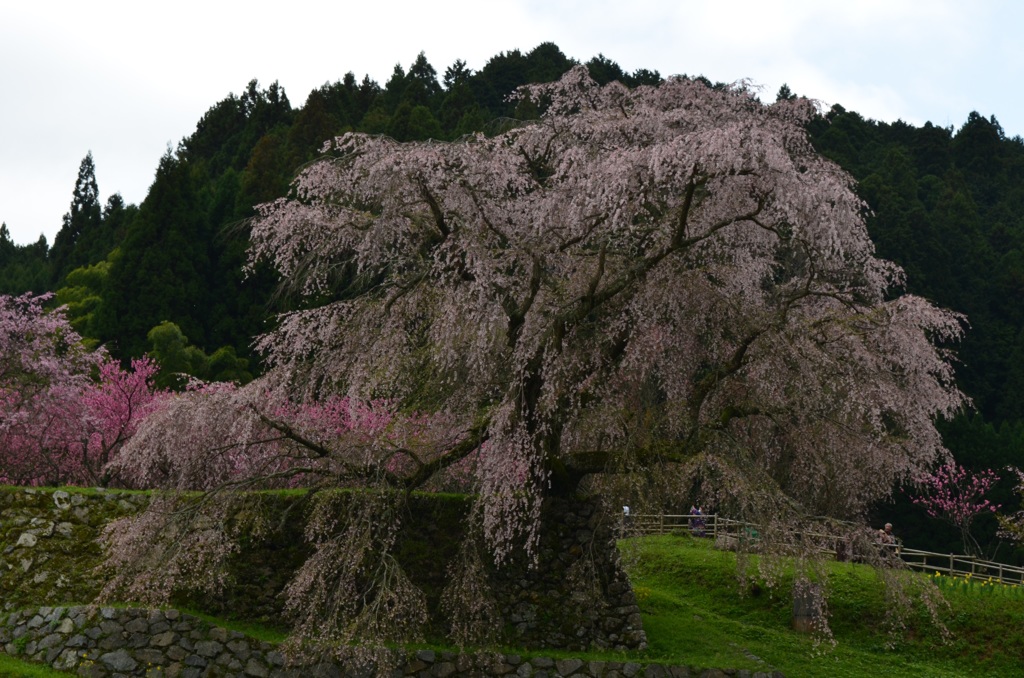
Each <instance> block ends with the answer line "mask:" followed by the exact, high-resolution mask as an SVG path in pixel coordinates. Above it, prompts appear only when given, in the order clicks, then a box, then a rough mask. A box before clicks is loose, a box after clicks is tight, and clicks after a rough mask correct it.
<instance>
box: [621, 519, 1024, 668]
mask: <svg viewBox="0 0 1024 678" xmlns="http://www.w3.org/2000/svg"><path fill="white" fill-rule="evenodd" d="M633 547H636V548H638V549H639V551H638V552H637V553H635V554H632V553H631V554H630V555H631V556H632V555H635V556H636V560H635V563H636V564H635V565H634V566H633V567H632V568H631V579H632V582H633V587H634V590H635V591H636V594H637V598H638V601H639V604H640V609H641V611H642V613H643V620H644V629H645V630H646V631H647V636H648V642H649V645H650V647H649V650H648V652H647V656H648V657H649V658H650V659H652V660H657V661H664V662H675V661H678V662H680V663H686V664H690V665H697V666H709V667H715V666H717V667H732V668H747V669H752V670H762V671H764V670H767V669H768V668H772V669H777V670H780V671H782V672H783V673H785V674H786V675H787V676H793V677H796V676H829V677H833V676H835V677H841V676H871V677H872V678H875V677H877V676H971V677H976V676H1021V675H1024V589H1020V588H1011V587H1000V586H992V585H990V584H989V585H983V584H981V583H978V584H977V585H970V584H969V583H966V584H965V583H963V582H959V583H957V584H954V585H950V584H949V583H948V582H946V583H945V584H946V585H943V586H940V588H941V589H942V590H943V594H944V595H945V597H946V599H947V600H948V601H949V607H948V609H944V610H943V611H942V613H941V617H942V619H943V621H944V623H945V625H946V627H947V628H948V629H949V631H950V632H951V634H952V635H951V637H950V639H949V640H948V641H945V642H944V641H943V637H942V634H941V633H940V632H939V630H938V629H936V628H935V627H934V626H933V625H932V624H931V623H930V621H929V619H930V617H929V615H928V614H927V613H926V612H925V611H924V609H923V608H922V607H920V605H919V606H918V609H915V610H914V611H913V612H912V614H911V615H910V616H909V618H908V619H907V629H906V631H905V632H903V633H901V634H899V635H896V636H893V635H891V634H890V633H889V632H888V630H887V620H886V614H885V612H886V609H887V601H886V594H885V586H884V584H883V582H882V581H881V579H880V578H879V576H878V575H877V573H876V572H875V571H874V570H872V569H871V568H869V567H866V566H863V565H855V564H851V563H829V564H828V577H829V579H828V589H829V602H828V605H829V610H830V613H831V627H832V631H833V634H834V637H835V640H836V641H837V642H836V644H835V646H834V647H833V646H831V645H830V644H818V645H816V644H815V641H814V639H813V638H811V637H809V636H807V635H804V634H800V633H797V632H795V631H793V630H791V628H790V625H791V620H792V612H793V604H792V598H791V581H792V574H791V573H790V574H788V575H784V576H783V578H782V581H781V583H780V585H779V586H778V587H776V588H775V589H767V588H760V587H753V592H748V593H747V594H746V595H743V596H741V595H739V590H740V589H739V585H738V583H737V576H736V575H737V569H736V558H735V555H734V554H732V553H729V552H723V551H716V550H715V549H713V548H712V547H711V544H710V543H709V542H708V541H707V540H695V539H691V538H689V537H647V538H644V539H642V540H639V543H636V544H632V545H629V546H627V548H633ZM917 577H919V579H924V578H925V577H924V575H917ZM890 646H891V647H890Z"/></svg>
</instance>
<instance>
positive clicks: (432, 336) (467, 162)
mask: <svg viewBox="0 0 1024 678" xmlns="http://www.w3.org/2000/svg"><path fill="white" fill-rule="evenodd" d="M520 97H521V98H522V99H523V100H529V101H530V102H532V105H536V106H538V107H540V108H541V109H542V110H543V115H542V117H541V118H540V119H539V120H536V121H532V122H526V123H523V124H520V125H517V126H515V127H513V128H511V129H509V130H508V131H506V132H504V133H502V134H499V135H497V136H494V137H485V136H483V135H476V136H473V137H468V138H463V139H460V140H458V141H455V142H447V143H440V142H433V141H428V142H407V143H399V142H396V141H393V140H391V139H389V138H386V137H380V136H368V135H363V134H346V135H344V136H341V137H339V138H337V139H336V140H335V141H334V143H333V144H332V146H331V150H330V152H329V153H328V154H327V155H326V156H325V157H323V158H321V159H319V160H317V161H316V162H314V163H312V164H310V165H308V166H307V167H306V168H305V169H304V170H303V171H302V172H301V173H300V174H299V176H298V177H297V179H296V180H295V183H294V186H293V193H292V197H290V198H287V199H280V200H276V201H274V202H271V203H268V204H265V205H263V206H261V207H260V208H259V212H258V215H257V216H256V218H255V219H254V220H253V222H252V224H251V229H252V248H251V252H250V262H251V265H253V266H255V265H258V264H260V263H261V262H264V261H269V262H270V263H271V264H273V266H274V267H275V268H276V269H277V270H278V271H279V273H280V275H281V276H282V278H283V280H284V281H285V284H286V285H287V286H288V287H289V288H290V289H291V290H292V291H293V292H294V293H296V294H297V295H298V296H299V297H300V299H301V301H300V302H298V303H299V307H298V308H297V310H294V311H291V312H289V313H286V314H285V315H283V317H281V318H280V322H279V324H278V326H277V327H276V329H274V330H272V331H271V332H269V333H268V334H265V335H264V336H263V337H262V338H261V339H260V341H259V346H260V348H261V350H262V351H263V352H264V354H265V356H266V360H267V364H268V370H267V372H266V374H265V375H264V376H263V377H262V378H260V379H258V380H256V381H254V382H252V383H251V384H250V385H248V386H246V387H243V388H240V389H234V388H229V389H223V388H217V389H212V390H208V391H199V392H193V393H189V394H185V395H183V396H180V397H178V398H175V399H173V400H171V401H169V403H170V405H169V407H168V408H166V409H165V410H164V411H163V412H162V413H158V414H157V415H156V416H153V417H150V418H149V419H148V420H147V421H146V422H144V424H143V426H142V428H141V429H140V431H139V434H138V435H137V436H136V437H135V438H134V439H133V441H132V442H130V443H129V445H128V447H126V448H125V451H124V453H123V454H122V455H121V457H120V462H119V469H120V470H121V471H122V472H123V474H124V477H133V476H134V477H136V478H144V479H145V480H146V482H147V483H149V484H152V483H154V482H158V481H159V482H161V483H163V484H165V485H166V486H168V487H170V488H173V489H177V490H192V489H206V490H211V491H212V493H211V494H210V495H207V497H208V499H207V500H206V502H205V503H204V504H203V505H202V506H203V508H202V509H201V510H197V511H191V512H188V513H187V514H181V513H178V514H175V513H172V512H167V511H164V510H162V509H160V508H158V509H155V512H153V513H151V514H150V515H148V516H145V517H142V518H139V519H138V520H134V521H131V523H130V524H129V525H128V526H127V527H124V528H122V527H119V528H117V529H116V530H113V531H112V532H111V534H110V539H111V543H112V544H113V547H114V548H113V549H112V553H113V554H114V557H115V559H116V561H117V565H118V569H119V572H120V573H121V574H120V575H119V576H120V585H122V586H127V587H129V588H131V589H132V590H134V591H136V593H138V592H139V591H140V590H142V589H145V591H148V592H150V593H154V592H155V593H159V592H161V591H164V592H166V591H168V590H169V588H168V586H169V585H168V584H167V581H168V578H170V579H173V578H174V577H176V576H177V577H179V579H180V580H189V578H190V577H191V583H192V584H194V585H201V586H204V587H207V586H211V585H214V584H215V583H216V581H217V577H216V575H211V574H210V573H211V572H216V568H217V565H218V559H220V558H223V557H226V554H229V553H230V552H232V548H233V547H232V546H231V543H232V539H234V538H237V535H236V536H234V537H233V536H232V534H231V533H229V532H228V531H223V532H218V533H217V534H216V535H213V534H212V533H211V529H214V528H213V527H212V526H215V525H217V524H220V523H222V522H223V521H222V520H221V517H223V516H224V515H226V514H225V513H224V511H225V510H226V509H225V508H224V507H225V506H228V505H230V504H231V502H237V501H238V499H237V496H238V495H237V493H236V492H234V491H233V490H235V489H238V488H252V487H266V486H287V485H301V486H307V487H321V488H322V487H339V486H343V487H348V486H353V485H355V486H361V487H367V486H369V487H374V488H390V489H394V490H406V491H408V490H409V489H415V488H418V487H422V486H425V485H426V484H427V483H429V482H430V480H431V479H432V478H433V477H435V476H436V475H437V474H439V473H442V472H446V471H449V470H451V469H452V468H454V467H456V466H458V465H460V464H466V463H472V471H473V474H474V478H473V483H474V486H475V488H476V490H477V493H478V494H477V497H478V499H477V507H478V508H477V512H478V513H477V515H478V516H479V517H480V525H481V527H482V534H483V536H484V538H485V541H486V543H487V544H488V546H489V548H490V550H491V553H492V556H493V558H494V559H495V560H497V561H501V560H502V559H503V558H504V557H505V556H507V555H508V554H509V553H510V551H511V549H512V548H514V547H515V548H520V547H521V548H525V549H526V551H527V552H528V553H529V552H532V550H533V549H534V548H535V546H536V542H535V539H536V535H537V531H536V521H537V520H538V516H539V511H540V504H541V502H542V500H543V498H544V497H545V496H547V495H550V494H552V493H572V492H575V491H578V490H580V489H584V488H594V487H596V488H600V489H601V490H603V491H604V492H610V493H613V494H614V493H617V494H618V496H632V497H634V498H638V497H639V496H641V494H642V496H643V497H647V498H648V499H647V500H648V501H650V502H652V503H653V502H658V501H664V502H671V501H675V502H678V501H679V499H680V497H684V496H685V497H689V496H692V493H693V492H696V493H698V494H699V495H700V496H702V497H704V499H705V500H706V501H708V502H711V503H713V504H714V505H715V506H716V507H717V508H720V509H724V510H728V511H729V512H730V513H731V514H732V515H743V514H744V513H745V512H746V511H749V510H753V509H756V510H758V511H760V512H762V513H761V515H765V513H764V512H765V511H770V512H771V513H770V514H771V515H775V516H778V517H779V518H780V519H785V520H788V521H790V524H791V523H792V521H798V520H801V519H804V518H807V517H809V516H819V515H831V516H839V517H858V516H863V514H864V512H865V511H866V509H867V507H868V506H869V504H870V503H871V502H872V501H873V500H876V499H878V498H879V497H882V496H886V495H887V494H888V493H889V492H890V491H891V488H892V486H893V484H894V482H896V481H898V480H901V479H907V478H910V477H912V476H915V475H917V474H920V473H922V472H923V471H925V470H926V469H928V468H930V467H931V466H932V465H934V463H935V462H936V461H938V460H942V459H944V458H945V455H946V453H945V450H944V448H943V446H942V442H941V439H940V437H939V434H938V432H937V431H936V429H935V419H936V417H943V416H947V417H948V416H952V415H953V414H954V413H956V412H957V410H958V409H959V408H960V407H961V405H963V404H964V401H965V399H964V396H963V395H962V394H961V393H960V391H959V390H958V389H957V387H956V385H955V383H954V379H953V371H952V368H951V364H950V360H951V355H950V353H949V352H948V350H947V349H946V348H943V347H942V346H939V345H937V344H938V343H941V342H947V341H951V340H955V339H957V338H958V337H959V336H960V333H961V318H960V317H959V316H958V315H956V314H955V313H952V312H949V311H944V310H942V309H939V308H937V307H935V306H933V305H932V304H930V303H928V302H927V301H925V300H924V299H922V298H920V297H915V296H910V295H901V294H900V285H901V284H902V283H903V273H902V271H901V269H900V268H899V267H898V266H896V265H895V264H892V263H890V262H886V261H883V260H880V259H878V258H877V257H875V255H874V248H873V245H872V244H871V241H870V239H869V238H868V233H867V230H866V228H865V224H864V220H863V216H862V215H863V207H864V206H863V204H862V202H861V201H860V199H859V198H858V197H857V196H856V194H855V193H854V191H853V188H852V180H851V178H850V176H849V175H848V174H846V173H845V172H843V171H842V170H841V169H840V168H839V167H838V166H836V165H835V164H834V163H832V162H830V161H828V160H826V159H824V158H823V157H822V156H821V155H819V154H818V153H817V152H816V151H815V150H814V149H813V148H812V146H811V144H810V142H809V140H808V137H807V134H806V131H805V128H804V124H805V123H806V121H807V120H808V118H809V117H810V116H812V115H813V114H814V110H813V108H812V107H811V106H810V104H809V103H808V102H806V101H805V100H799V99H796V100H789V99H782V100H780V101H779V102H777V103H776V104H774V105H772V106H764V105H762V104H761V103H760V102H758V101H757V100H756V98H755V97H754V96H753V95H752V94H751V93H750V92H748V91H746V90H744V89H742V88H709V87H707V86H706V85H705V84H704V83H702V82H700V81H692V80H689V79H686V78H673V79H669V80H667V81H665V82H663V83H661V84H660V85H658V86H647V85H644V86H639V87H637V88H635V89H632V90H630V89H628V88H626V87H625V86H623V85H621V84H619V83H615V82H612V83H609V84H607V85H603V86H602V85H599V84H598V83H597V82H595V81H594V80H593V79H592V78H591V77H590V75H589V74H588V72H587V69H586V68H583V67H579V68H575V69H573V70H571V71H570V72H569V73H567V74H566V75H565V76H564V77H563V78H562V79H561V80H559V81H558V82H556V83H552V84H540V85H533V86H528V87H525V88H522V89H521V90H520ZM379 496H389V497H394V496H401V493H398V495H394V494H381V495H379ZM357 513H358V515H356V514H353V515H351V516H349V518H350V519H351V520H348V521H347V522H346V521H345V520H342V523H343V524H342V525H340V526H339V523H338V521H339V516H338V515H337V514H336V513H334V512H332V511H331V510H329V509H325V510H324V511H321V512H320V513H317V514H316V515H318V516H319V519H317V518H314V526H313V527H311V528H310V530H311V531H310V534H311V535H314V537H315V538H314V541H315V543H316V549H317V555H316V556H314V557H313V558H311V559H310V561H309V562H307V564H306V565H305V566H303V568H300V571H299V573H298V574H297V575H296V580H295V582H294V583H293V585H291V586H290V587H289V589H288V593H289V596H290V598H289V602H288V606H289V607H291V608H293V609H299V610H302V609H305V610H307V611H308V610H315V609H316V608H317V607H318V606H322V605H328V606H329V608H330V609H331V610H334V611H337V610H339V609H340V610H349V611H350V612H351V613H352V614H353V615H356V614H364V611H363V610H361V609H360V608H359V606H353V604H352V602H351V601H348V600H347V599H346V600H345V601H342V602H339V600H340V599H339V598H338V597H339V596H340V597H342V598H344V596H346V595H350V594H352V595H355V594H354V593H353V591H354V590H355V588H356V587H354V585H352V586H349V584H344V582H350V578H351V577H353V576H356V575H355V574H354V572H355V570H352V571H350V570H351V568H350V565H351V564H352V563H364V562H365V558H366V551H367V549H370V548H371V547H372V548H378V549H383V551H384V556H382V557H384V558H385V559H386V557H387V556H386V551H387V544H388V543H390V542H389V541H388V537H387V536H386V535H387V534H388V528H387V527H386V525H385V527H381V526H380V524H376V523H375V526H374V527H373V528H372V530H369V528H366V530H369V531H368V532H367V531H365V530H364V527H365V525H364V524H363V522H361V521H362V518H360V516H361V515H362V514H361V513H359V512H357ZM387 515H394V514H393V513H388V514H387ZM364 517H365V516H364ZM189 521H198V522H192V523H189ZM378 522H379V521H378ZM190 525H191V527H190ZM225 529H226V528H225ZM196 530H200V532H201V536H200V532H196ZM314 533H315V534H314ZM183 535H191V536H188V537H185V536H183ZM360 535H361V536H360ZM382 535H384V536H382ZM190 544H192V545H194V546H197V547H198V546H202V547H203V548H205V551H204V552H203V554H202V555H201V558H202V560H201V562H202V567H201V568H200V569H201V570H202V571H203V573H204V578H203V579H202V581H201V582H199V581H197V580H196V578H195V574H194V573H193V574H189V572H190V568H192V567H193V565H194V563H195V562H200V561H192V560H190V556H189V555H188V553H189V549H190V548H192V547H190V546H189V545H190ZM211 544H215V545H216V546H215V547H211ZM168 554H170V555H168ZM197 557H199V556H197ZM167 558H171V561H168V560H167ZM167 562H171V563H172V565H171V566H166V563H167ZM389 562H390V561H389ZM189 563H193V565H189ZM393 565H394V563H390V565H388V566H387V567H381V568H377V569H374V568H370V569H371V570H374V571H379V572H386V573H387V576H388V577H389V578H391V579H389V581H390V582H391V584H385V583H383V582H381V583H380V586H383V587H385V588H387V587H389V586H390V588H389V589H388V590H390V591H391V594H390V596H389V597H388V598H387V600H388V601H392V602H393V601H394V599H395V595H397V594H395V592H396V591H400V590H402V591H404V590H405V589H406V588H407V586H406V584H407V582H406V580H404V579H402V578H401V577H400V576H399V575H396V574H395V571H394V567H393ZM211 568H212V569H211ZM360 568H363V569H360V570H359V572H362V573H364V574H365V572H366V571H367V570H366V569H365V568H364V566H362V565H360ZM360 576H363V575H360ZM382 576H383V575H382ZM394 577H399V578H398V579H397V580H395V579H394ZM140 582H141V583H140ZM156 582H163V583H162V584H161V583H156ZM330 582H334V583H330ZM396 582H397V583H396ZM178 583H181V581H179V582H178ZM186 583H188V582H187V581H186ZM350 583H351V582H350ZM115 588H116V586H115ZM378 590H380V589H378ZM325 592H330V593H329V595H328V593H325ZM407 598H409V599H410V600H411V599H414V598H415V596H407ZM390 604H391V602H388V603H387V604H385V605H383V607H382V608H381V610H380V614H382V615H385V616H387V615H393V614H395V613H394V610H391V611H390V612H389V611H388V610H387V606H388V605H390ZM332 614H333V613H332ZM346 614H347V613H346ZM315 615H316V612H315V611H308V612H307V613H305V614H304V616H303V618H302V619H303V620H304V621H302V623H300V625H299V627H300V629H302V630H304V631H310V630H311V629H313V627H312V626H310V624H314V622H313V621H311V619H313V618H314V617H315ZM343 616H344V615H343ZM413 617H415V615H414V614H413V613H411V612H410V613H409V614H403V615H402V617H401V619H402V620H403V623H404V622H408V620H409V619H410V618H413ZM323 619H324V620H326V621H324V622H323V623H328V622H329V623H333V624H338V623H340V624H341V626H342V627H346V624H347V622H344V620H341V622H344V623H341V622H339V619H337V618H335V617H334V616H328V617H324V618H323ZM350 621H351V620H350ZM347 628H350V627H347ZM315 630H316V632H317V633H320V632H323V633H327V634H328V635H330V632H329V631H323V629H322V627H321V628H318V629H315ZM403 635H407V634H405V633H404V632H403Z"/></svg>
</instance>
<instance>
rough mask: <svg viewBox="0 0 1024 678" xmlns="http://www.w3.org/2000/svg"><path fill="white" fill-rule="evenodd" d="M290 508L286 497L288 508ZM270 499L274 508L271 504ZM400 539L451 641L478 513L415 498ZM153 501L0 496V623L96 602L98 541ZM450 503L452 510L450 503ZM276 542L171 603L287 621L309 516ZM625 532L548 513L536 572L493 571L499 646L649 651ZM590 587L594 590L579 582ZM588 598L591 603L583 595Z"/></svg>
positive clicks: (587, 518)
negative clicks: (217, 586) (467, 537)
mask: <svg viewBox="0 0 1024 678" xmlns="http://www.w3.org/2000/svg"><path fill="white" fill-rule="evenodd" d="M293 500H294V499H291V498H287V497H286V498H282V499H277V500H276V501H280V502H282V510H283V506H284V502H288V501H293ZM268 501H270V499H268ZM410 501H411V502H413V503H412V504H411V505H410V507H409V510H408V516H407V517H406V520H405V522H406V523H407V525H406V526H405V528H404V530H403V531H402V532H401V533H400V534H399V544H398V551H399V553H398V555H397V557H398V558H399V561H400V562H401V564H402V566H403V567H404V568H405V569H406V572H407V573H408V574H409V576H410V578H411V580H412V581H413V583H414V584H415V585H416V586H418V587H420V588H421V589H422V590H423V591H424V592H425V593H426V595H427V599H428V613H429V615H430V619H429V621H428V625H429V627H430V628H429V633H428V636H429V637H442V636H443V635H444V634H445V633H447V629H448V626H449V620H448V619H447V617H446V616H445V615H444V614H443V613H442V612H441V610H440V609H439V608H440V605H439V601H440V596H441V592H442V590H443V589H444V586H445V585H446V584H447V580H448V574H447V564H448V561H449V559H450V558H451V557H453V556H454V554H455V552H456V551H457V547H458V545H459V544H460V543H461V542H462V541H463V537H464V535H463V532H464V530H465V526H464V524H463V522H464V521H463V520H462V513H464V511H465V510H467V509H468V503H463V504H459V503H457V502H455V503H453V502H452V500H450V499H449V500H444V499H440V500H439V499H434V498H430V497H412V498H411V499H410ZM147 502H148V497H147V496H145V495H141V494H131V493H124V492H118V491H96V492H93V493H89V494H83V493H80V492H76V491H70V492H69V491H64V490H57V491H52V490H42V489H31V488H29V489H25V488H22V489H17V488H3V489H0V614H3V613H4V612H11V611H14V610H16V609H21V608H24V607H29V606H34V605H40V604H43V605H50V606H56V605H61V604H63V603H65V602H66V601H91V600H93V599H94V598H95V597H96V595H97V593H98V592H99V589H100V587H101V585H102V583H103V582H102V580H101V578H100V576H99V574H98V572H99V571H98V570H97V566H98V565H99V564H100V563H101V562H102V554H101V552H100V548H99V546H98V544H97V542H96V537H97V536H98V535H99V534H100V532H101V530H102V529H103V527H104V526H105V525H106V524H107V523H108V522H109V521H110V520H112V519H115V518H119V517H122V516H125V515H131V514H132V513H135V512H138V511H139V510H141V509H142V508H144V507H145V505H146V503H147ZM445 502H447V503H445ZM289 515H290V519H291V521H292V522H291V523H289V525H288V528H287V529H286V530H283V531H282V533H281V534H276V535H275V536H274V540H271V541H268V543H266V544H259V545H254V546H253V547H251V548H253V549H259V550H252V551H249V550H246V551H243V552H242V553H240V554H239V555H238V556H237V558H236V561H237V562H235V563H234V565H233V567H236V568H237V569H236V571H234V572H233V573H232V575H233V576H232V577H231V578H230V579H231V581H230V583H229V585H228V587H227V589H226V590H225V591H224V592H223V594H222V595H219V596H212V597H209V596H208V597H204V598H202V599H190V598H186V597H182V598H178V599H175V600H173V601H172V604H174V605H177V606H180V607H186V608H190V609H198V610H200V611H202V612H204V613H209V614H212V615H215V616H221V617H231V618H236V619H256V620H262V621H264V622H267V621H269V622H270V623H281V618H282V616H281V609H280V608H281V602H282V600H283V599H282V597H281V596H280V595H279V594H280V593H281V591H282V589H283V588H284V585H285V583H286V582H287V581H288V579H289V578H290V577H291V574H292V573H293V572H294V570H295V568H296V567H297V563H299V562H301V561H302V560H303V559H304V557H306V556H308V554H307V553H306V552H305V551H303V550H302V549H303V548H305V544H304V541H303V539H302V532H303V529H304V525H303V520H304V518H303V515H304V514H303V512H302V511H294V512H291V513H290V514H289ZM615 536H616V533H615V525H614V524H613V523H611V522H609V516H608V515H607V513H606V512H605V511H603V510H602V509H601V507H600V504H599V502H598V500H596V499H593V498H591V499H577V500H573V501H570V500H567V499H558V498H550V499H548V500H547V501H546V502H545V505H544V520H543V521H542V526H541V531H540V535H539V543H538V553H539V557H540V564H539V566H537V567H534V566H533V563H531V562H530V561H528V560H527V559H526V558H525V557H524V556H522V554H518V555H515V556H513V557H512V558H511V559H510V562H508V563H506V564H504V565H503V566H502V567H501V568H491V571H490V572H489V578H490V581H489V585H490V588H491V593H492V594H493V596H494V599H495V600H494V601H495V603H496V607H497V609H498V612H499V614H500V615H501V618H502V626H503V631H504V632H503V635H502V637H501V638H499V641H500V644H503V645H506V646H514V647H522V648H526V649H528V650H536V651H544V650H548V649H559V650H568V651H589V650H592V649H610V650H638V649H643V647H644V646H645V644H646V636H645V634H644V631H643V626H642V620H641V617H640V609H639V607H638V606H637V604H636V598H635V596H634V595H633V590H632V587H631V586H630V583H629V579H628V577H627V576H626V573H625V572H624V570H623V568H622V565H621V563H620V561H619V554H618V551H617V550H616V548H615ZM574 580H577V582H578V581H579V580H582V581H585V582H586V583H587V584H588V585H587V586H580V585H579V584H578V583H577V584H575V585H574V584H572V583H571V582H573V581H574ZM582 593H587V595H581V594H582Z"/></svg>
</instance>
